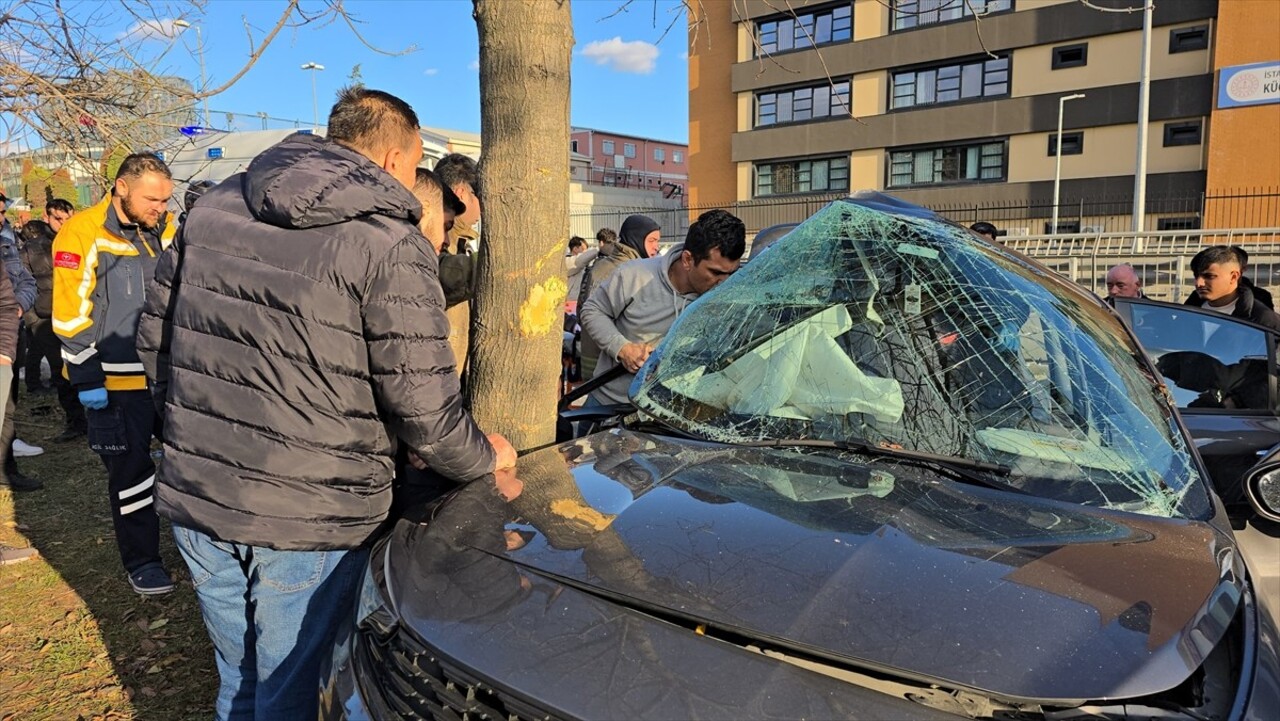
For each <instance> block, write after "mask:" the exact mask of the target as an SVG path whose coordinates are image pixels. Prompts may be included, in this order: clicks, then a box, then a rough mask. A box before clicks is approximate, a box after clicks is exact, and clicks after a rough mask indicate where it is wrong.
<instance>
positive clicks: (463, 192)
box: [435, 153, 480, 255]
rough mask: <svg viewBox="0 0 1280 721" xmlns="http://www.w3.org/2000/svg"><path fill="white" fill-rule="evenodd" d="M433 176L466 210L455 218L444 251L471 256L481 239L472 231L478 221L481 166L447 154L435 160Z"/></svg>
mask: <svg viewBox="0 0 1280 721" xmlns="http://www.w3.org/2000/svg"><path fill="white" fill-rule="evenodd" d="M435 174H436V177H437V178H439V179H440V182H441V183H443V184H444V186H445V187H447V188H448V189H450V190H452V191H453V194H454V195H456V196H458V200H460V201H462V204H463V205H464V206H465V207H466V209H467V210H466V212H464V213H461V214H459V215H458V217H457V218H455V219H454V225H453V230H452V231H451V232H450V233H449V243H448V245H447V246H446V250H447V252H450V253H458V254H460V255H462V254H467V253H471V252H472V251H474V250H475V248H474V247H473V244H474V243H475V242H476V241H477V240H479V238H480V234H479V233H478V232H477V231H476V229H475V225H476V223H478V222H479V221H480V165H479V163H477V162H476V161H475V160H472V159H471V158H469V157H467V156H465V155H463V154H462V153H450V154H448V155H446V156H444V157H443V158H441V159H439V160H437V161H436V167H435Z"/></svg>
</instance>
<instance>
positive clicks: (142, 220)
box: [53, 153, 177, 595]
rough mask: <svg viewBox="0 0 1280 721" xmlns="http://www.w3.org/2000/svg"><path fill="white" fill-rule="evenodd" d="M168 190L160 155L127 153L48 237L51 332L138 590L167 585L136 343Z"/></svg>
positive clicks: (169, 227)
mask: <svg viewBox="0 0 1280 721" xmlns="http://www.w3.org/2000/svg"><path fill="white" fill-rule="evenodd" d="M172 195H173V177H172V175H171V174H170V173H169V168H168V166H166V165H165V164H164V162H163V161H161V160H160V159H159V158H157V157H156V156H154V155H150V154H147V153H139V154H134V155H130V156H128V157H126V158H125V159H124V162H122V163H121V164H120V169H119V170H118V171H117V172H116V178H115V182H114V183H113V184H112V187H111V193H110V194H109V195H108V196H107V197H106V198H104V199H103V201H102V202H101V203H98V204H97V205H95V206H93V207H92V208H89V209H87V210H85V211H83V212H81V213H78V214H76V215H74V216H72V218H71V219H70V220H68V221H67V222H66V223H65V224H64V225H63V226H62V230H60V231H58V236H57V238H55V239H54V241H53V332H54V333H56V334H57V336H58V338H59V339H60V340H61V342H62V359H63V361H65V363H66V365H65V368H66V372H67V377H68V379H69V380H70V382H71V386H72V388H73V389H74V390H75V391H76V394H77V396H78V397H79V399H80V404H81V405H83V406H84V407H85V411H86V413H85V415H86V416H87V420H88V423H87V426H88V436H89V449H90V450H92V451H93V452H94V453H97V454H98V456H99V457H101V458H102V463H103V465H105V466H106V468H107V487H108V489H109V492H110V494H111V518H112V520H113V521H114V523H115V532H116V544H117V546H118V547H119V550H120V561H121V562H122V563H123V564H124V569H125V571H126V573H128V576H129V584H130V585H131V586H132V587H133V590H134V591H136V592H138V593H140V594H143V595H155V594H161V593H168V592H169V591H172V590H173V581H172V580H171V579H170V577H169V573H168V572H167V571H165V569H164V565H163V564H162V563H161V561H160V519H159V517H157V516H156V509H155V506H154V505H153V500H154V496H153V493H154V490H153V489H154V486H155V473H156V467H155V464H154V462H153V461H152V459H151V439H152V437H153V436H156V437H158V436H159V423H158V419H157V418H156V414H155V408H154V406H152V404H151V396H150V395H149V394H148V393H147V377H146V376H145V375H144V374H143V370H142V363H141V361H139V359H138V351H137V349H136V348H135V346H134V336H135V335H136V334H137V330H138V316H139V314H140V313H141V312H142V304H143V300H144V297H145V288H146V283H147V281H149V280H150V279H151V276H152V275H153V274H154V272H155V267H156V258H157V257H158V256H159V255H160V253H161V252H162V251H163V250H164V249H165V248H167V247H168V246H169V243H170V242H171V241H172V240H173V236H174V233H175V232H176V230H177V225H176V223H174V220H173V216H172V214H170V213H169V212H168V206H169V198H170V196H172Z"/></svg>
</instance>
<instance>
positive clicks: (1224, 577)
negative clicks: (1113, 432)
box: [393, 432, 1239, 702]
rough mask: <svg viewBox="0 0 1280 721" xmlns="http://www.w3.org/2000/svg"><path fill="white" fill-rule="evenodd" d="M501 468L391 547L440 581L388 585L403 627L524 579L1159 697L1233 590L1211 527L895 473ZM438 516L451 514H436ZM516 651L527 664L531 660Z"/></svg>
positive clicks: (769, 635) (484, 615)
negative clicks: (464, 557) (499, 476)
mask: <svg viewBox="0 0 1280 721" xmlns="http://www.w3.org/2000/svg"><path fill="white" fill-rule="evenodd" d="M520 476H521V478H522V480H523V482H524V488H523V492H522V493H521V494H520V495H519V496H518V497H516V498H515V499H514V500H511V501H509V502H507V501H502V500H500V499H499V500H498V501H496V502H494V501H493V496H494V494H493V491H492V489H491V488H489V489H485V488H481V487H475V488H470V489H467V490H466V491H464V492H463V493H462V494H460V495H459V496H458V497H457V498H455V499H453V500H452V501H451V502H450V503H449V504H447V505H446V506H445V507H444V509H443V511H442V512H440V513H439V514H438V515H439V517H438V520H437V521H435V522H434V523H436V524H438V525H437V526H436V527H435V528H432V527H431V525H428V526H427V529H428V532H427V533H425V534H411V535H410V536H408V537H407V539H406V542H407V544H408V545H409V546H410V547H409V548H405V549H403V554H401V553H397V554H396V556H398V557H399V558H400V559H415V560H407V561H398V560H396V559H393V562H394V563H409V564H426V565H427V566H433V565H434V566H435V567H436V569H437V570H436V571H432V569H431V568H423V567H421V566H419V567H416V568H401V569H399V571H398V572H397V573H396V574H395V575H396V576H397V577H399V578H401V579H404V578H406V574H405V573H404V571H407V572H408V573H410V574H412V575H413V576H415V580H414V583H413V584H412V586H414V587H416V588H417V589H424V588H431V587H433V586H434V587H435V588H437V589H447V590H439V591H438V592H433V597H432V598H430V599H421V598H419V599H415V598H414V594H413V592H408V593H406V592H405V591H406V589H403V588H402V589H401V590H400V591H398V592H397V591H393V593H394V594H395V595H397V596H398V597H399V598H400V599H401V601H400V605H401V606H402V607H412V608H402V611H411V612H410V613H406V614H405V616H406V618H409V617H414V618H416V619H417V620H418V621H422V622H426V623H425V625H426V626H428V627H429V626H431V625H432V623H433V622H437V621H442V620H444V621H448V622H449V623H457V622H464V623H465V622H468V621H477V620H478V621H480V622H481V623H482V624H483V625H485V626H486V628H492V626H490V624H494V623H501V622H500V621H498V620H497V619H499V618H500V617H501V616H502V614H503V609H505V608H509V607H510V605H511V603H512V602H513V601H512V599H510V598H506V596H504V595H503V594H504V593H505V594H506V595H512V594H515V595H517V596H518V595H520V594H521V593H522V591H521V585H523V586H525V591H527V590H528V589H527V586H528V584H527V583H524V584H520V583H516V582H514V581H513V582H512V583H507V584H504V583H501V582H500V581H498V580H496V578H495V572H496V573H497V574H499V575H501V574H509V575H511V576H512V577H513V578H515V577H516V576H517V575H518V574H519V573H525V574H529V573H532V574H535V575H537V576H540V577H543V578H549V579H554V580H558V581H560V582H562V583H563V584H565V585H566V586H568V587H571V588H576V589H577V590H579V591H586V592H588V593H589V594H592V595H596V596H598V597H600V598H603V599H605V600H606V601H607V602H608V603H612V604H616V605H622V606H626V607H629V608H632V609H639V610H641V611H648V612H652V613H655V614H657V615H659V616H663V617H667V618H677V619H682V620H687V621H689V623H691V624H706V625H707V628H709V629H718V630H722V631H725V632H727V633H729V634H735V635H738V636H739V637H745V638H747V639H752V640H754V641H755V642H756V643H757V644H758V645H759V646H761V647H774V648H780V649H783V650H785V651H786V652H789V653H800V654H804V655H807V656H808V657H810V658H816V659H826V660H828V661H830V662H832V663H835V664H840V665H845V666H849V667H856V668H861V669H871V670H878V671H882V672H887V673H890V674H893V675H895V676H898V677H903V678H910V679H916V680H920V681H924V682H929V683H938V684H940V685H943V686H946V687H953V688H954V687H961V688H969V689H975V690H978V691H982V692H984V693H987V694H990V695H992V696H994V697H998V698H1004V699H1012V700H1033V701H1039V702H1052V701H1062V702H1080V701H1085V700H1103V699H1115V698H1132V697H1137V696H1143V695H1147V694H1152V693H1157V692H1160V691H1164V690H1167V689H1169V688H1171V687H1173V686H1175V685H1177V684H1178V683H1179V682H1181V681H1182V680H1184V679H1185V678H1187V676H1189V675H1190V673H1191V672H1192V671H1194V670H1195V668H1196V667H1197V666H1198V665H1199V663H1200V661H1201V660H1202V659H1203V658H1204V656H1205V655H1207V653H1208V652H1209V650H1210V649H1211V648H1212V646H1213V645H1214V644H1215V643H1216V642H1217V640H1218V639H1219V638H1220V637H1221V634H1222V632H1223V629H1224V628H1225V625H1226V622H1225V620H1224V613H1225V619H1227V620H1229V619H1230V616H1231V614H1232V613H1233V612H1234V608H1235V605H1236V603H1237V602H1238V599H1239V586H1238V580H1237V575H1236V570H1237V569H1238V565H1237V560H1236V556H1235V551H1234V546H1233V544H1232V543H1231V542H1230V541H1229V540H1228V539H1227V537H1226V536H1224V535H1222V534H1221V533H1219V532H1218V531H1217V530H1216V529H1215V528H1214V527H1213V526H1212V525H1210V524H1206V523H1200V522H1191V521H1182V520H1169V519H1159V518H1150V517H1142V516H1136V515H1132V514H1124V513H1119V512H1112V511H1107V510H1101V509H1093V508H1087V507H1083V506H1079V505H1076V504H1069V503H1063V502H1057V501H1052V500H1044V499H1039V498H1033V497H1030V496H1024V495H1017V494H1010V493H1004V492H999V491H994V490H990V489H985V488H979V487H974V486H962V485H958V484H956V483H953V482H951V481H947V480H939V479H938V478H937V477H936V476H932V475H930V474H929V473H928V472H926V471H921V470H918V469H911V468H908V467H904V466H897V465H888V464H883V463H868V464H867V465H865V466H863V465H857V464H851V463H847V462H843V461H838V460H835V459H831V458H827V457H823V456H816V455H802V454H798V453H791V452H784V451H774V450H769V451H765V450H755V449H744V448H732V447H725V446H715V445H707V444H699V443H694V442H685V441H673V440H671V439H667V438H657V437H653V436H648V435H641V434H634V433H630V432H622V433H619V434H601V435H597V436H593V437H591V438H589V439H586V440H585V441H582V442H579V443H578V444H576V445H569V446H564V447H561V448H560V449H548V450H545V451H542V452H540V453H537V454H533V455H531V456H528V457H526V458H524V459H522V461H521V467H520ZM481 493H485V494H488V496H489V498H488V500H483V499H480V498H479V496H480V494H481ZM469 495H470V496H471V497H470V498H469V497H468V496H469ZM459 505H463V506H467V508H468V510H467V511H466V513H462V512H461V510H462V509H461V508H457V509H456V510H458V511H459V512H458V513H453V514H450V513H449V511H450V510H453V509H452V508H451V507H455V506H459ZM484 509H487V510H484ZM454 519H457V520H454ZM482 529H487V530H482ZM476 550H479V551H481V552H483V554H484V555H485V556H487V557H492V558H494V559H495V561H496V560H498V559H505V560H504V561H502V562H501V563H499V564H498V566H496V567H495V566H493V565H491V564H490V565H485V566H483V567H481V566H475V567H474V573H473V574H471V576H468V572H467V571H466V570H465V569H464V570H462V571H460V572H448V573H444V574H441V573H439V572H438V569H439V568H448V567H449V565H450V561H449V554H450V553H455V554H458V553H469V554H473V555H474V551H476ZM428 559H434V560H428ZM464 565H465V564H464ZM495 569H496V570H495ZM454 570H455V571H456V570H457V569H454ZM418 576H426V578H418ZM395 585H400V584H393V586H395ZM496 587H504V588H506V589H508V591H505V592H495V591H494V588H496ZM1215 605H1216V606H1218V609H1217V611H1216V612H1214V613H1213V614H1212V615H1210V611H1211V610H1212V609H1213V607H1214V606H1215ZM550 608H551V602H550V601H548V609H550ZM447 609H454V610H455V611H457V613H453V612H450V611H448V610H447ZM433 616H434V618H433ZM545 622H546V623H554V622H555V621H554V619H548V620H546V621H545ZM419 632H420V633H421V632H423V629H419ZM423 635H424V637H427V640H429V641H430V638H429V635H430V631H429V630H428V631H427V632H425V633H423ZM513 653H515V650H514V649H513ZM519 653H522V654H528V655H529V657H528V658H527V659H526V660H527V661H528V662H529V663H531V664H533V665H536V660H537V659H536V655H537V649H522V650H520V651H519Z"/></svg>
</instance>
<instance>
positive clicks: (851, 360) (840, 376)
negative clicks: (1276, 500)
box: [631, 194, 1209, 517]
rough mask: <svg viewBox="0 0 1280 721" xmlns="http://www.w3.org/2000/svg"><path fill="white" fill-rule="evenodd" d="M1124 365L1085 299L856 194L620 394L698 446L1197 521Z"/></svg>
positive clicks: (1183, 471)
mask: <svg viewBox="0 0 1280 721" xmlns="http://www.w3.org/2000/svg"><path fill="white" fill-rule="evenodd" d="M1140 358H1141V351H1140V350H1139V349H1138V348H1137V346H1136V345H1135V344H1134V343H1133V342H1132V340H1131V339H1130V337H1129V336H1128V334H1127V333H1126V332H1125V330H1124V328H1123V326H1122V325H1121V323H1120V321H1119V320H1118V319H1117V318H1116V317H1115V315H1114V314H1112V313H1110V312H1109V311H1108V310H1106V309H1105V308H1104V307H1103V306H1102V305H1101V304H1100V303H1099V302H1098V301H1097V299H1096V298H1094V297H1092V296H1090V295H1089V294H1088V293H1086V292H1085V291H1083V290H1081V289H1078V288H1076V287H1075V286H1073V285H1071V284H1069V283H1067V282H1065V281H1063V280H1061V279H1059V278H1057V277H1056V276H1053V275H1051V274H1050V273H1049V272H1048V271H1046V270H1045V269H1044V268H1042V267H1040V266H1038V265H1036V264H1034V263H1032V262H1030V261H1028V260H1026V259H1025V258H1023V257H1021V256H1018V255H1015V254H1014V253H1012V252H1009V251H1006V250H1004V249H1003V248H1000V247H998V246H993V245H989V244H986V243H983V242H981V241H977V240H975V238H974V237H973V236H972V235H971V234H970V233H969V232H968V231H967V230H965V229H963V228H960V227H959V226H956V225H954V224H952V223H950V222H948V221H945V220H943V219H942V218H939V217H938V216H935V215H932V214H931V213H930V212H929V211H926V210H924V209H921V208H917V207H915V206H910V205H906V204H903V203H901V202H900V201H897V200H895V199H893V198H890V197H888V196H883V195H878V194H868V195H866V196H859V197H855V198H850V199H846V200H841V201H836V202H835V203H832V204H831V205H829V206H827V207H826V208H824V209H823V210H821V211H819V212H818V213H816V214H815V215H814V216H812V217H811V218H810V219H809V220H807V221H806V222H804V223H802V224H801V225H800V226H799V227H797V228H796V229H795V230H794V231H792V232H791V233H790V234H789V235H788V236H786V237H785V238H783V239H782V240H779V241H778V242H777V243H774V244H773V245H771V246H769V248H768V249H767V250H766V251H764V252H763V253H761V254H760V255H759V256H757V257H755V258H753V259H752V260H751V261H750V263H748V264H747V265H746V266H744V268H743V269H742V270H740V271H739V272H738V273H737V274H735V275H734V276H733V277H732V278H730V279H729V280H727V281H726V282H725V283H723V284H722V285H721V286H720V287H719V288H717V289H716V290H715V291H714V292H712V293H709V294H707V295H706V296H704V297H703V298H701V299H700V300H699V301H697V302H696V303H695V304H694V305H692V306H691V307H690V308H689V310H688V311H686V312H685V314H684V315H682V316H681V318H680V319H679V320H678V321H677V322H676V324H675V326H673V327H672V329H671V331H670V333H669V335H668V336H667V340H666V342H665V343H664V344H663V345H662V346H661V347H660V348H659V349H658V350H657V352H655V354H654V356H653V357H652V358H651V359H650V361H649V362H648V363H647V364H646V366H645V367H644V368H643V369H642V370H641V372H640V374H639V375H638V376H637V378H636V380H635V382H634V383H633V385H632V388H631V391H632V400H633V402H634V404H635V405H636V407H637V408H638V409H639V410H640V411H642V412H643V413H645V414H647V415H650V416H653V417H655V418H656V419H658V420H660V421H662V422H664V423H666V424H668V425H670V426H673V427H674V428H676V429H678V430H680V431H683V432H687V433H690V434H692V435H694V436H697V437H701V438H705V439H708V440H712V441H717V442H724V443H732V444H746V443H759V442H765V441H770V440H780V439H785V440H807V441H834V442H837V443H839V442H849V443H854V444H866V445H870V446H872V447H873V448H883V449H888V450H908V451H920V452H925V453H929V454H935V455H937V456H940V457H943V458H947V459H953V460H955V461H957V462H958V461H977V462H981V463H983V464H993V466H992V467H994V466H999V467H1001V468H1002V470H1007V471H1008V474H1007V477H1002V478H1000V479H999V482H1000V483H1003V484H1005V485H1011V486H1014V487H1016V488H1018V489H1020V490H1023V491H1026V492H1029V493H1033V494H1035V495H1039V496H1044V497H1050V498H1057V499H1061V500H1066V501H1071V502H1076V503H1083V504H1088V505H1093V506H1098V507H1104V508H1111V509H1117V510H1125V511H1130V512H1135V513H1141V514H1148V515H1155V516H1162V517H1170V516H1187V517H1200V516H1202V515H1204V514H1205V513H1207V512H1208V509H1209V506H1208V497H1207V495H1206V493H1205V492H1204V490H1203V487H1202V486H1201V485H1200V483H1201V478H1200V474H1199V470H1198V467H1197V465H1196V464H1195V463H1194V461H1193V460H1192V457H1191V453H1190V450H1189V448H1188V445H1187V442H1186V440H1185V436H1184V435H1183V433H1182V431H1181V429H1180V427H1179V426H1178V422H1177V420H1176V415H1175V413H1174V411H1173V409H1172V407H1171V405H1170V403H1169V402H1168V397H1167V396H1166V394H1165V393H1166V392H1165V391H1164V389H1163V387H1162V385H1161V384H1160V382H1159V380H1157V378H1156V377H1155V375H1154V374H1152V373H1151V372H1150V370H1148V369H1147V368H1146V367H1145V366H1144V365H1143V364H1142V362H1141V361H1140V360H1139V359H1140ZM841 453H842V454H843V455H845V456H857V455H859V454H858V451H856V450H846V451H841ZM887 462H892V461H891V460H890V461H887ZM988 472H989V471H988ZM1193 489H1196V490H1194V491H1193Z"/></svg>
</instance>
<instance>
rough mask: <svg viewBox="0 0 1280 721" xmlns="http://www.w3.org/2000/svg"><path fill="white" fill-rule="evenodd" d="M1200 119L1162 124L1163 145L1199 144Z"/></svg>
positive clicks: (1169, 146) (1167, 146)
mask: <svg viewBox="0 0 1280 721" xmlns="http://www.w3.org/2000/svg"><path fill="white" fill-rule="evenodd" d="M1199 144H1200V121H1199V120H1191V121H1188V122H1181V123H1165V124H1164V147H1166V148H1171V147H1174V146H1176V145H1199Z"/></svg>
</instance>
